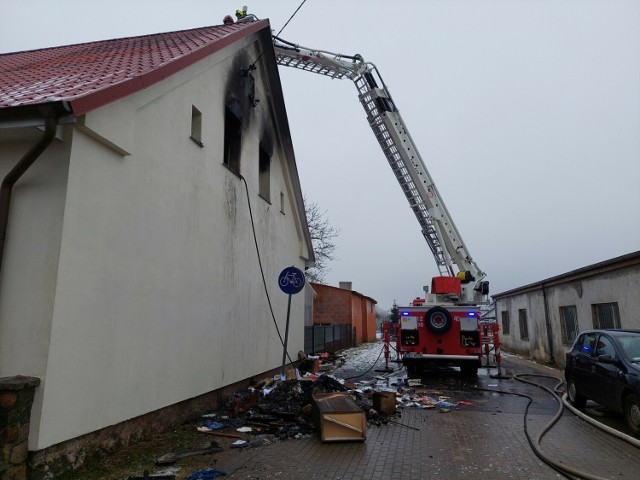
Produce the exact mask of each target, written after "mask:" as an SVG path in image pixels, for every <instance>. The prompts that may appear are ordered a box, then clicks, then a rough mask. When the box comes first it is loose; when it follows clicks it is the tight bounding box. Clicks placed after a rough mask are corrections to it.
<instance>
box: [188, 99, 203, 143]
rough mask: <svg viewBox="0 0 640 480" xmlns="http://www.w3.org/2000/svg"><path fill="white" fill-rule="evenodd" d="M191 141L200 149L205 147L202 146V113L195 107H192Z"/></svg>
mask: <svg viewBox="0 0 640 480" xmlns="http://www.w3.org/2000/svg"><path fill="white" fill-rule="evenodd" d="M191 140H193V141H194V142H196V143H197V144H198V145H199V146H200V147H204V145H203V144H202V113H200V110H198V109H197V108H196V107H195V106H193V105H191Z"/></svg>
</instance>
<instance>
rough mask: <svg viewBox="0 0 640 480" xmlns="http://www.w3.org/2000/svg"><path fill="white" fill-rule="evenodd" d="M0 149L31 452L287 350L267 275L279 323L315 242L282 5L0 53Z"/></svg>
mask: <svg viewBox="0 0 640 480" xmlns="http://www.w3.org/2000/svg"><path fill="white" fill-rule="evenodd" d="M38 145H40V146H41V147H42V148H41V149H40V150H41V151H32V150H30V149H33V148H37V146H38ZM0 150H1V152H2V153H1V155H0V175H2V177H3V178H5V181H4V183H3V186H2V190H3V193H2V198H1V200H0V202H1V205H0V211H3V212H5V215H4V217H5V218H6V220H7V221H6V222H4V220H3V219H2V218H0V223H2V225H0V233H4V232H5V231H6V242H5V243H4V245H3V248H2V252H1V254H2V257H0V258H1V259H2V265H1V271H0V377H5V376H12V375H29V376H34V377H38V378H40V379H41V384H40V386H39V387H38V388H37V390H36V398H35V403H34V407H33V410H32V418H31V431H30V436H29V449H30V450H31V451H41V450H43V449H47V448H48V447H51V446H53V445H56V444H60V443H61V442H65V441H68V440H70V439H74V438H77V437H80V436H82V435H84V434H87V433H89V432H96V431H99V430H100V429H104V428H106V427H110V426H113V425H116V424H118V423H120V422H123V421H125V420H128V419H132V418H134V417H139V416H141V415H144V414H147V413H149V412H153V411H156V410H158V409H162V408H164V407H167V406H170V405H174V404H177V403H178V402H182V401H184V400H187V399H192V398H197V397H198V396H201V395H203V394H207V393H208V392H212V391H215V390H217V389H220V388H222V387H224V386H228V385H232V384H234V383H235V382H239V381H241V380H244V379H247V378H249V377H252V376H257V375H260V374H263V373H264V372H268V371H270V370H271V369H275V368H278V367H279V365H280V363H281V361H282V345H281V343H280V339H279V336H278V332H277V330H276V326H275V325H274V319H273V318H272V314H271V312H270V310H269V302H268V299H267V293H268V295H269V297H270V300H271V304H272V305H273V308H274V312H273V314H274V316H275V320H276V323H277V325H278V327H279V329H280V331H281V332H282V335H283V336H284V327H285V320H286V311H287V296H286V295H285V294H284V293H283V292H281V291H280V289H279V287H278V275H279V273H280V271H281V270H282V269H283V268H285V267H289V266H292V265H293V266H296V267H298V268H300V269H301V270H304V269H305V268H306V267H308V266H310V265H311V264H312V263H313V260H314V258H313V251H312V246H311V240H310V237H309V231H308V226H307V223H306V218H305V213H304V205H303V201H302V194H301V188H300V184H299V178H298V173H297V169H296V163H295V159H294V154H293V148H292V142H291V138H290V132H289V126H288V123H287V116H286V111H285V106H284V101H283V96H282V89H281V85H280V79H279V75H278V71H277V65H276V61H275V56H274V53H273V47H272V43H271V31H270V26H269V23H268V21H266V20H264V21H258V22H249V23H242V24H235V25H229V26H217V27H207V28H199V29H194V30H188V31H181V32H171V33H166V34H156V35H149V36H143V37H133V38H125V39H116V40H109V41H100V42H93V43H87V44H80V45H72V46H64V47H55V48H49V49H43V50H35V51H28V52H18V53H12V54H4V55H0ZM21 166H24V167H25V168H24V172H22V171H17V170H21V168H22V167H21ZM12 169H13V173H9V172H11V171H12ZM16 169H17V170H16ZM12 183H15V185H12ZM9 199H10V205H9ZM0 217H2V215H1V214H0ZM254 231H255V241H254ZM256 244H257V247H258V249H259V255H260V257H258V253H257V250H256ZM259 258H260V261H261V263H260V262H259ZM263 274H264V278H265V279H266V282H265V283H266V286H265V285H263V280H262V278H263ZM291 319H292V323H291V330H290V333H289V352H294V353H295V352H298V351H299V350H302V349H303V346H304V338H303V336H304V322H303V320H304V295H302V294H301V295H297V296H294V298H293V303H292V313H291ZM292 358H295V356H294V355H292Z"/></svg>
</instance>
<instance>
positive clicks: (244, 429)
mask: <svg viewBox="0 0 640 480" xmlns="http://www.w3.org/2000/svg"><path fill="white" fill-rule="evenodd" d="M236 432H240V433H249V432H253V428H251V427H240V428H236Z"/></svg>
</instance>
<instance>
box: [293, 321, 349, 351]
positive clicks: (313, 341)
mask: <svg viewBox="0 0 640 480" xmlns="http://www.w3.org/2000/svg"><path fill="white" fill-rule="evenodd" d="M353 346H354V345H353V329H352V327H351V325H314V326H312V327H304V351H305V353H308V354H316V353H323V352H337V351H338V350H344V349H345V348H351V347H353Z"/></svg>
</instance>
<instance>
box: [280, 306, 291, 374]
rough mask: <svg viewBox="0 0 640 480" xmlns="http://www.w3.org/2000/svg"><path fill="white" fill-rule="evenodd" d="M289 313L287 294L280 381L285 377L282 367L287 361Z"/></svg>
mask: <svg viewBox="0 0 640 480" xmlns="http://www.w3.org/2000/svg"><path fill="white" fill-rule="evenodd" d="M290 313H291V294H289V301H288V303H287V326H286V327H285V330H284V345H283V350H282V373H280V379H281V380H286V378H287V377H286V375H285V374H284V366H285V363H286V361H287V342H288V341H289V314H290Z"/></svg>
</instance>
